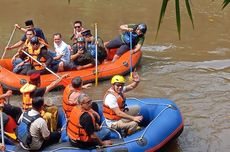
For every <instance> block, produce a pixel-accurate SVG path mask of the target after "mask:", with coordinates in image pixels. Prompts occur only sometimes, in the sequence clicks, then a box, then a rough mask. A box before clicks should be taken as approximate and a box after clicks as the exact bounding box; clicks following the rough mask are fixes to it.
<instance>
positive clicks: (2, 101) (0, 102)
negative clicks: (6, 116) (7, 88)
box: [0, 84, 5, 104]
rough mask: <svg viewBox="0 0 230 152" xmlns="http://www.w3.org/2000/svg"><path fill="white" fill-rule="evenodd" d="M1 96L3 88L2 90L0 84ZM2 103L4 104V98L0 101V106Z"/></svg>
mask: <svg viewBox="0 0 230 152" xmlns="http://www.w3.org/2000/svg"><path fill="white" fill-rule="evenodd" d="M2 94H3V88H2V85H1V84H0V95H2ZM4 102H5V99H4V98H2V99H0V104H4Z"/></svg>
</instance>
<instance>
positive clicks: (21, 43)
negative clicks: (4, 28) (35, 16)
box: [5, 20, 48, 50]
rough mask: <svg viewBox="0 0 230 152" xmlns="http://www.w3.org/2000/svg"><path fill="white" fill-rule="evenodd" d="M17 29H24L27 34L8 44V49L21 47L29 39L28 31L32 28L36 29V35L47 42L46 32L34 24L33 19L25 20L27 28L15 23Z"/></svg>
mask: <svg viewBox="0 0 230 152" xmlns="http://www.w3.org/2000/svg"><path fill="white" fill-rule="evenodd" d="M14 26H15V27H16V28H17V29H19V30H21V31H23V32H24V33H25V34H24V35H23V36H22V38H21V40H20V41H18V42H16V43H15V44H13V45H11V46H7V47H6V48H5V49H6V50H12V49H15V48H19V47H20V46H22V45H23V44H24V43H25V42H26V40H27V35H26V32H27V30H29V29H31V30H33V31H34V33H35V36H37V37H39V38H40V39H42V40H43V41H44V42H45V43H46V44H48V43H47V40H46V38H45V35H44V33H43V32H42V30H41V29H40V28H38V27H34V24H33V21H32V20H27V21H25V26H26V28H22V27H20V26H19V25H18V24H15V25H14Z"/></svg>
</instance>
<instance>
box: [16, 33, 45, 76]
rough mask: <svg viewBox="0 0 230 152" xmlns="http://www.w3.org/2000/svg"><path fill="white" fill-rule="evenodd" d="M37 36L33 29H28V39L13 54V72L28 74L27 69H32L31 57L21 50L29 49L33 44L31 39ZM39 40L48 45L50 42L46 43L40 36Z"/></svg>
mask: <svg viewBox="0 0 230 152" xmlns="http://www.w3.org/2000/svg"><path fill="white" fill-rule="evenodd" d="M34 36H35V32H34V30H33V29H28V30H27V31H26V38H27V39H26V41H25V43H24V44H22V46H21V47H20V48H19V49H18V52H17V53H16V54H15V55H14V56H13V58H12V64H13V72H14V73H18V74H22V75H26V74H27V71H28V70H30V69H31V64H30V62H29V57H27V56H26V55H25V54H24V53H22V52H21V50H25V49H28V48H29V47H30V46H31V44H30V40H31V39H32V38H33V37H34ZM38 40H39V42H40V43H41V44H44V45H45V46H47V47H48V44H46V43H45V41H44V40H43V39H41V38H38Z"/></svg>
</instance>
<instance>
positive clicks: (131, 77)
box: [129, 32, 133, 81]
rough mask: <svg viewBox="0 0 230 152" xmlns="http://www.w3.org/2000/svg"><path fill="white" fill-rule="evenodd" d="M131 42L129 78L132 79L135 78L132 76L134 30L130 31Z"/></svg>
mask: <svg viewBox="0 0 230 152" xmlns="http://www.w3.org/2000/svg"><path fill="white" fill-rule="evenodd" d="M129 36H130V37H129V41H130V42H129V43H130V47H129V50H130V51H129V52H130V57H129V60H130V76H129V80H130V81H132V79H133V76H132V73H133V72H132V49H133V44H132V42H133V41H132V32H129Z"/></svg>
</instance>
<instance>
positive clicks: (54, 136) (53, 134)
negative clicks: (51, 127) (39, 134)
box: [41, 131, 61, 149]
mask: <svg viewBox="0 0 230 152" xmlns="http://www.w3.org/2000/svg"><path fill="white" fill-rule="evenodd" d="M60 138H61V133H60V132H58V131H54V132H51V133H50V138H49V139H48V140H45V141H44V142H43V144H42V147H41V149H43V148H45V147H47V146H50V145H52V144H55V143H58V142H59V139H60Z"/></svg>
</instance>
